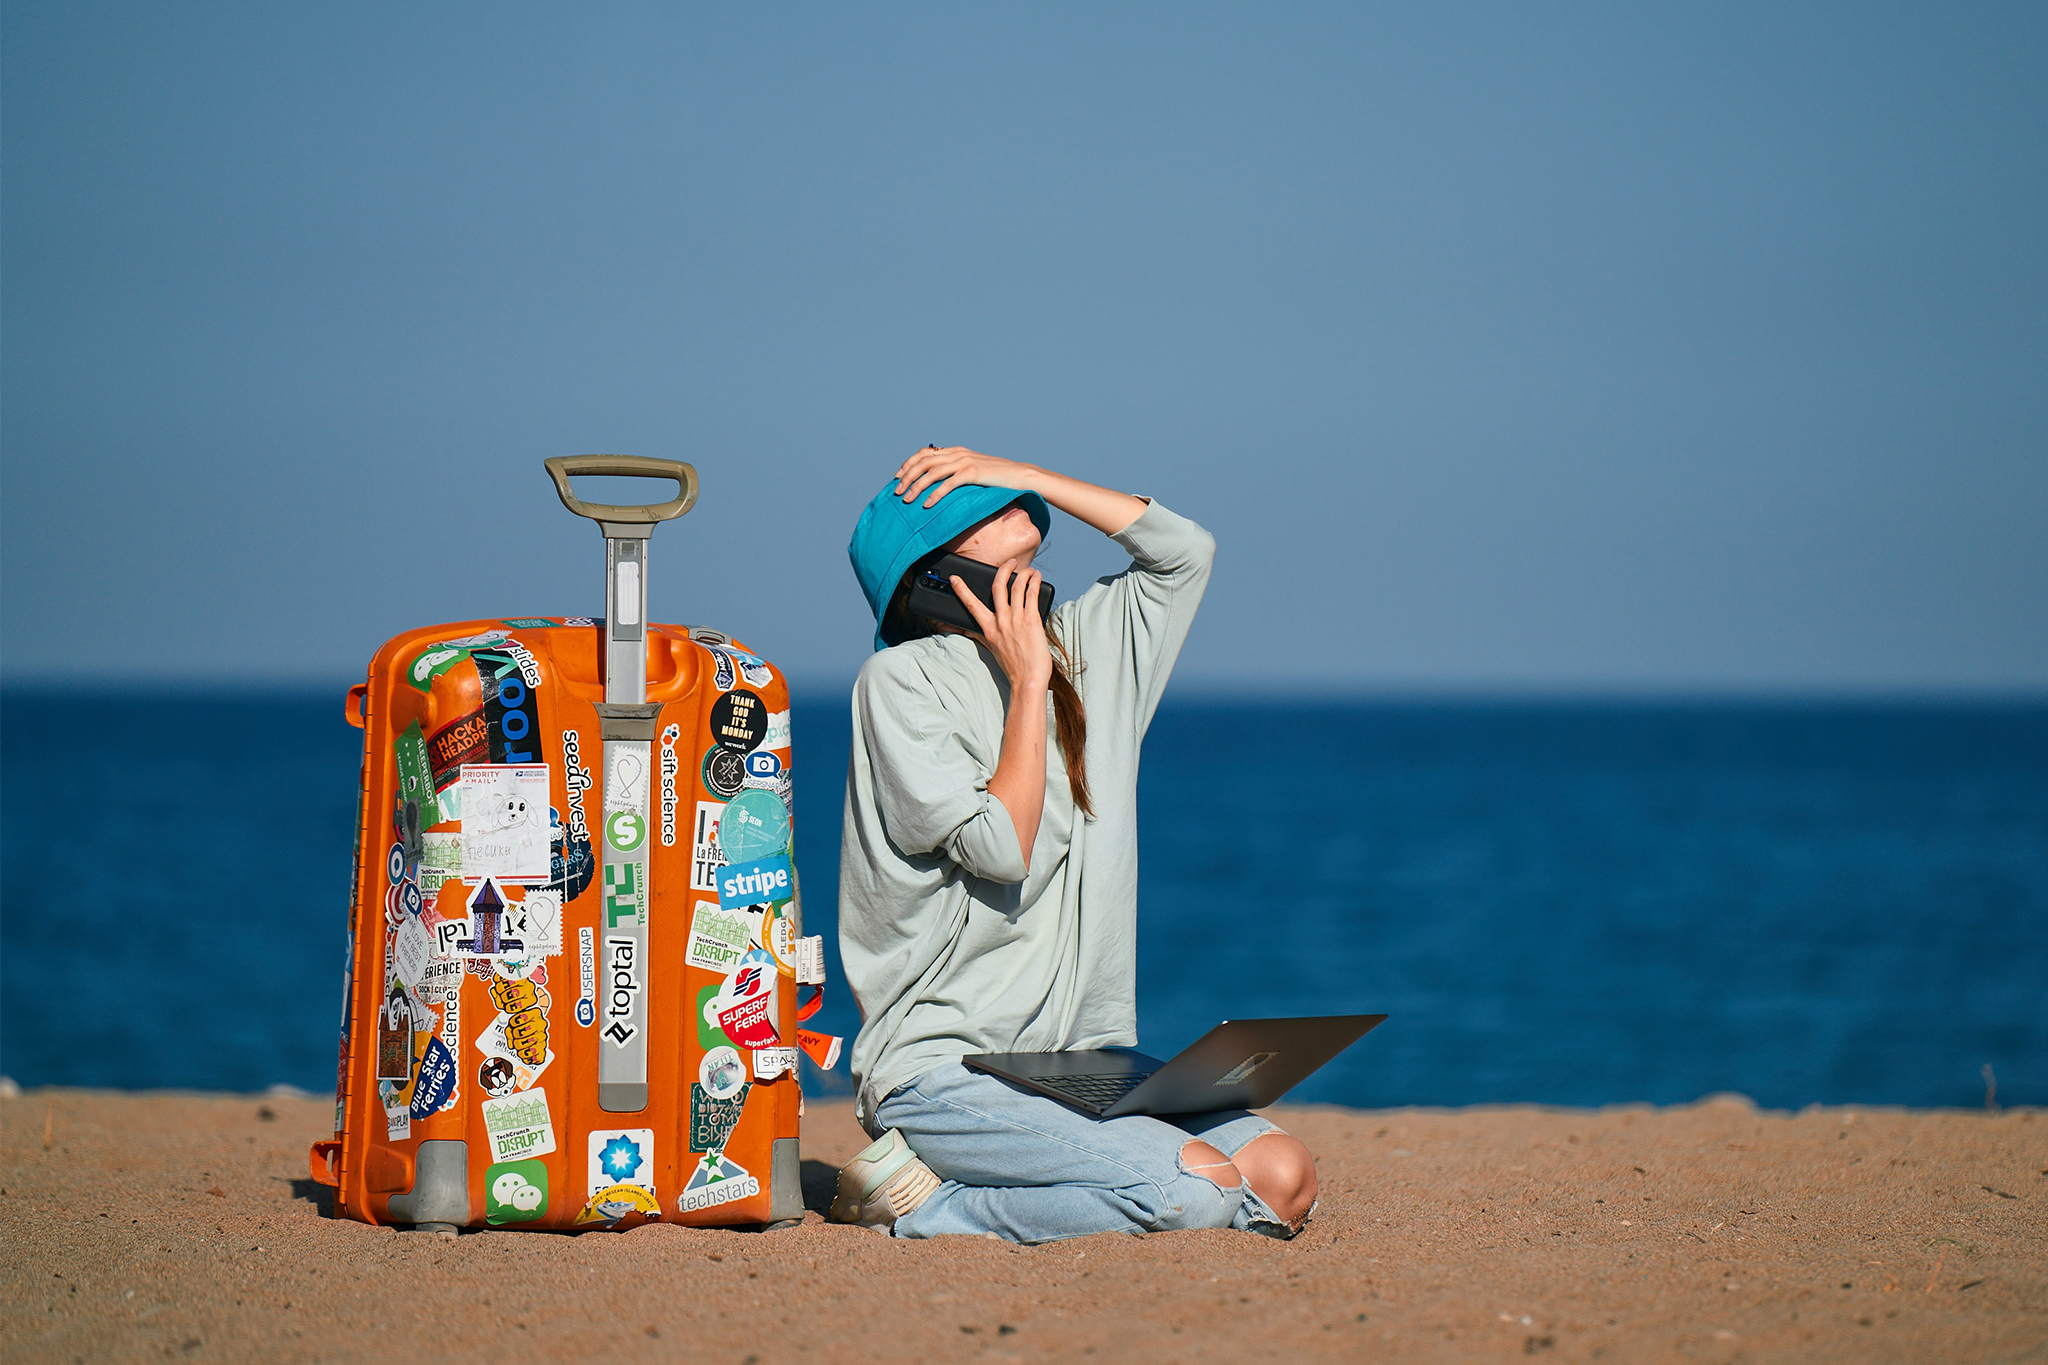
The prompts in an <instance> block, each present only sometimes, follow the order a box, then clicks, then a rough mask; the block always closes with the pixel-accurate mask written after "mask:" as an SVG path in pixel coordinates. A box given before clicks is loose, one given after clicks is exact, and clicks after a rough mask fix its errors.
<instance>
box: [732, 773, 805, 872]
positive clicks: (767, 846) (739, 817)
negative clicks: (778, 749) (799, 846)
mask: <svg viewBox="0 0 2048 1365" xmlns="http://www.w3.org/2000/svg"><path fill="white" fill-rule="evenodd" d="M768 757H770V758H773V757H775V755H773V754H770V755H768ZM748 758H749V760H750V761H751V759H752V755H749V756H748ZM718 846H719V847H720V848H721V849H722V850H724V852H725V860H726V861H727V862H729V863H750V862H753V861H754V860H755V859H757V858H766V857H770V856H772V855H773V854H777V853H780V852H782V851H783V850H784V849H786V848H788V847H789V807H788V806H785V805H783V804H782V798H781V797H779V796H777V795H776V794H775V793H774V792H771V791H762V790H760V789H758V788H755V789H752V790H748V791H743V792H741V793H740V794H739V795H738V796H735V797H734V798H733V799H732V800H731V801H729V802H727V803H726V807H725V814H724V815H723V816H721V817H720V818H719V821H718Z"/></svg>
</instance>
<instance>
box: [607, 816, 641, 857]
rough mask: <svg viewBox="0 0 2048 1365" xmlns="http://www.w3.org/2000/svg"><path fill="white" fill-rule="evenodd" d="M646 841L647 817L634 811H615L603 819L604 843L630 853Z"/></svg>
mask: <svg viewBox="0 0 2048 1365" xmlns="http://www.w3.org/2000/svg"><path fill="white" fill-rule="evenodd" d="M646 840H647V817H646V816H644V815H642V814H641V813H640V812H639V811H636V810H615V811H613V812H612V813H611V814H610V815H607V816H605V818H604V841H605V842H606V843H608V844H610V845H611V846H612V847H613V848H615V849H617V850H618V851H619V852H621V853H631V852H632V851H633V850H634V849H636V848H638V847H640V845H641V844H643V843H645V842H646Z"/></svg>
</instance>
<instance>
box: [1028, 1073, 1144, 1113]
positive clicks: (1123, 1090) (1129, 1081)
mask: <svg viewBox="0 0 2048 1365" xmlns="http://www.w3.org/2000/svg"><path fill="white" fill-rule="evenodd" d="M1032 1079H1033V1080H1035V1081H1037V1083H1038V1084H1039V1085H1042V1086H1044V1087H1045V1088H1046V1089H1047V1090H1053V1091H1057V1092H1058V1093H1060V1094H1062V1095H1065V1096H1066V1097H1067V1098H1068V1099H1070V1100H1079V1101H1080V1102H1081V1103H1082V1104H1085V1105H1087V1106H1088V1107H1089V1108H1091V1109H1107V1108H1109V1106H1111V1105H1112V1104H1115V1103H1116V1102H1117V1101H1118V1100H1120V1099H1122V1098H1123V1097H1124V1096H1126V1095H1128V1094H1130V1093H1131V1092H1132V1091H1133V1090H1136V1089H1137V1088H1138V1087H1139V1086H1141V1085H1143V1084H1144V1083H1145V1082H1146V1081H1148V1080H1150V1079H1151V1073H1150V1072H1146V1073H1144V1074H1143V1075H1137V1076H1134V1075H1132V1074H1131V1073H1129V1072H1127V1071H1125V1072H1119V1073H1117V1074H1116V1075H1114V1076H1035V1077H1033V1078H1032Z"/></svg>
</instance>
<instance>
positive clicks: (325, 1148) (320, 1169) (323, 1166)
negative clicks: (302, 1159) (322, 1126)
mask: <svg viewBox="0 0 2048 1365" xmlns="http://www.w3.org/2000/svg"><path fill="white" fill-rule="evenodd" d="M340 1152H341V1139H339V1138H323V1139H322V1140H321V1141H319V1142H316V1143H314V1144H313V1150H312V1151H311V1152H308V1153H307V1154H306V1155H307V1164H308V1165H309V1166H310V1167H311V1171H310V1174H311V1175H312V1177H313V1180H314V1182H315V1183H316V1184H320V1185H328V1186H337V1187H338V1186H339V1185H340V1184H341V1176H340V1175H339V1174H338V1173H336V1171H335V1169H334V1158H335V1157H336V1156H337V1155H339V1154H340Z"/></svg>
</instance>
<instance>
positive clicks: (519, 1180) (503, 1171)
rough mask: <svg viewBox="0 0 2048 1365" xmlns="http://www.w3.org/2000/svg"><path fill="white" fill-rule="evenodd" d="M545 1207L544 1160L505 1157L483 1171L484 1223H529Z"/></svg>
mask: <svg viewBox="0 0 2048 1365" xmlns="http://www.w3.org/2000/svg"><path fill="white" fill-rule="evenodd" d="M547 1211H548V1166H547V1163H546V1162H545V1161H505V1162H500V1163H499V1164H498V1165H495V1166H493V1167H491V1168H490V1169H489V1170H488V1171H485V1172H484V1221H485V1222H486V1223H531V1222H532V1221H533V1220H534V1219H536V1218H539V1217H541V1216H542V1215H544V1214H545V1213H547Z"/></svg>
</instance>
